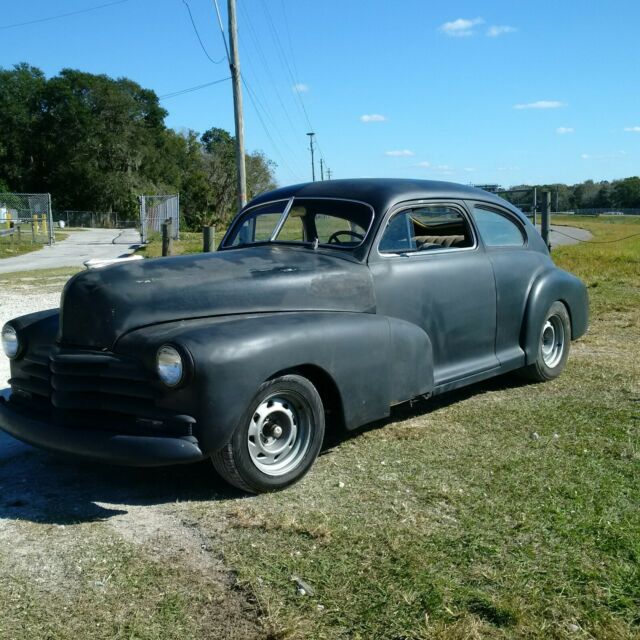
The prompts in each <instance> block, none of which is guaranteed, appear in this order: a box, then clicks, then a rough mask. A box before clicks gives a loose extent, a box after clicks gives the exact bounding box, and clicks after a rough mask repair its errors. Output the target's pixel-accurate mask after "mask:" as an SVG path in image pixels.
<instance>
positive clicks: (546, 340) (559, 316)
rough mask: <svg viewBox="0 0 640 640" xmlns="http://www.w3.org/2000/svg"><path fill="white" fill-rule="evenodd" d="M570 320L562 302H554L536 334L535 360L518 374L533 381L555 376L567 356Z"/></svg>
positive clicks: (543, 380)
mask: <svg viewBox="0 0 640 640" xmlns="http://www.w3.org/2000/svg"><path fill="white" fill-rule="evenodd" d="M570 344H571V320H570V318H569V313H568V312H567V308H566V307H565V306H564V304H562V302H554V303H553V304H552V305H551V307H549V311H547V314H546V316H545V318H544V321H543V323H542V326H541V327H540V329H539V334H538V351H537V354H536V359H535V362H532V363H531V364H530V365H527V366H526V367H523V368H522V369H520V370H519V372H518V373H519V374H520V375H521V376H522V377H524V378H526V379H527V380H532V381H534V382H547V381H548V380H553V379H554V378H557V377H558V376H559V375H560V374H561V373H562V370H563V369H564V367H565V365H566V363H567V358H568V357H569V345H570Z"/></svg>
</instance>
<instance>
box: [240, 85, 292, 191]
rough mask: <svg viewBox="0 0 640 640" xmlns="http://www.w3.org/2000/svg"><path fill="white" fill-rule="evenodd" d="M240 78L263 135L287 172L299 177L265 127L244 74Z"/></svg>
mask: <svg viewBox="0 0 640 640" xmlns="http://www.w3.org/2000/svg"><path fill="white" fill-rule="evenodd" d="M240 78H241V79H242V84H243V85H244V87H245V89H246V90H247V95H248V96H249V100H250V101H251V104H252V105H253V109H254V111H255V112H256V115H257V116H258V120H259V121H260V124H261V125H262V128H263V130H264V132H265V135H266V136H267V138H269V141H270V142H271V144H272V146H273V149H274V151H275V152H276V153H277V154H278V155H279V156H280V158H281V160H282V163H283V165H284V166H285V167H286V168H287V171H289V173H290V174H291V175H292V176H294V177H295V178H296V180H299V179H300V176H299V175H298V174H297V173H296V172H295V171H294V170H293V169H292V167H291V165H290V164H289V163H288V162H287V159H286V158H285V156H284V155H283V154H282V153H281V152H280V149H279V148H278V145H277V144H276V142H275V140H274V139H273V136H272V135H271V132H270V131H269V128H268V127H267V125H266V123H265V121H264V119H263V117H262V114H261V113H260V110H259V108H258V104H257V101H256V97H255V96H254V93H253V91H252V90H251V87H250V86H249V85H248V84H247V82H246V80H245V79H244V76H243V75H242V74H240Z"/></svg>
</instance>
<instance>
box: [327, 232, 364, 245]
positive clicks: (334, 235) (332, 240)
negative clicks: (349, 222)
mask: <svg viewBox="0 0 640 640" xmlns="http://www.w3.org/2000/svg"><path fill="white" fill-rule="evenodd" d="M342 235H347V236H351V237H352V238H356V239H358V240H360V241H362V240H364V236H363V235H362V234H361V233H358V232H357V231H351V229H343V230H342V231H334V232H333V233H332V234H331V235H330V236H329V239H328V240H327V244H332V243H335V244H344V243H343V242H342V241H341V240H338V237H339V236H342Z"/></svg>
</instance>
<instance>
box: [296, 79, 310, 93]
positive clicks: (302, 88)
mask: <svg viewBox="0 0 640 640" xmlns="http://www.w3.org/2000/svg"><path fill="white" fill-rule="evenodd" d="M310 88H311V87H309V85H308V84H305V83H304V82H297V83H296V84H294V85H293V87H291V89H292V90H293V92H294V93H307V91H309V89H310Z"/></svg>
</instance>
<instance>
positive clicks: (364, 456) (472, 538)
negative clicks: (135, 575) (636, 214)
mask: <svg viewBox="0 0 640 640" xmlns="http://www.w3.org/2000/svg"><path fill="white" fill-rule="evenodd" d="M554 222H556V220H554ZM558 222H560V221H558ZM562 222H563V223H565V221H564V220H563V221H562ZM571 222H572V223H573V224H577V225H578V226H583V227H586V228H589V229H590V230H591V231H592V233H593V234H594V240H598V241H605V240H611V239H615V238H620V237H623V236H627V235H630V234H632V233H634V232H635V231H636V230H637V231H640V225H638V223H637V221H635V220H620V221H618V220H617V219H616V220H604V219H596V220H592V219H590V220H588V221H586V222H584V221H583V220H574V219H573V218H572V220H571ZM554 257H555V259H556V261H557V262H558V264H559V265H560V266H561V267H565V268H568V269H570V270H572V271H573V272H575V273H577V274H578V275H579V276H581V277H582V278H584V279H585V281H586V282H587V283H588V285H589V288H590V295H591V307H592V313H593V318H592V324H591V330H590V332H589V334H588V335H587V336H586V337H585V338H583V339H582V340H580V341H579V342H578V343H576V344H575V345H574V349H573V353H572V355H571V358H570V360H569V365H568V367H567V370H566V372H565V374H564V375H563V376H562V377H561V378H559V379H558V380H556V381H554V382H552V383H548V384H544V385H520V384H519V383H517V382H514V381H513V380H511V379H505V380H494V381H491V382H488V383H486V384H484V385H480V386H478V385H476V386H474V387H471V388H469V389H467V390H464V391H462V392H459V393H455V394H450V395H448V396H443V397H441V398H439V399H436V400H435V401H431V402H428V403H422V404H421V405H419V406H416V407H414V408H413V410H412V409H409V408H407V407H404V408H399V409H397V410H396V411H394V413H393V415H392V418H391V420H389V421H388V423H387V424H386V425H384V428H380V429H378V428H375V427H374V428H369V429H366V430H365V431H364V432H363V433H362V434H360V435H358V436H356V437H353V438H349V439H347V440H345V441H343V442H341V443H339V444H336V445H335V446H333V447H331V448H329V449H328V450H327V451H326V453H325V455H323V456H322V457H321V458H320V459H319V461H318V463H317V464H316V466H315V468H314V470H313V471H312V473H311V474H310V476H308V477H307V478H306V479H305V480H304V481H303V482H302V483H300V484H299V485H297V486H295V487H293V488H291V489H290V490H287V491H285V492H282V493H277V494H271V495H264V496H259V497H256V498H253V499H250V500H246V499H239V500H235V501H233V500H232V501H228V502H226V503H218V504H216V505H215V508H211V507H210V506H209V505H207V506H203V507H197V509H198V511H199V518H200V520H201V522H202V526H204V527H208V526H213V524H214V522H216V521H219V520H220V519H225V520H226V521H227V522H228V524H229V525H230V526H228V527H227V528H226V529H225V530H224V532H223V534H222V535H223V538H224V548H225V559H226V563H227V565H229V566H232V567H234V569H235V570H236V571H237V572H238V577H239V580H240V583H241V584H242V585H243V586H244V587H245V588H246V589H248V590H250V591H252V592H253V593H255V595H256V598H257V600H258V602H259V603H260V605H261V610H262V613H263V616H264V620H265V621H266V624H267V626H268V628H269V629H270V630H271V632H272V633H273V634H275V635H276V636H278V637H291V638H389V639H395V638H443V639H444V638H446V639H454V638H618V639H623V638H629V639H631V638H637V637H638V635H639V634H640V615H639V611H640V571H639V560H640V510H638V495H639V493H640V480H639V478H640V442H639V439H638V422H637V421H638V398H639V389H638V369H637V359H638V356H640V353H639V352H638V344H640V327H639V314H638V309H639V308H640V299H639V285H640V269H639V268H638V264H639V261H640V241H638V238H634V239H629V240H626V241H623V242H616V243H610V244H595V243H594V244H588V243H585V244H581V245H578V246H574V247H563V248H559V249H558V250H556V251H554ZM341 483H343V485H344V486H342V484H341ZM293 575H295V576H299V577H301V578H302V579H303V580H304V581H306V582H308V583H309V584H310V585H312V587H313V590H314V595H313V596H304V597H302V596H299V595H297V592H296V589H295V584H294V583H293V582H292V580H291V576H293Z"/></svg>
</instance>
